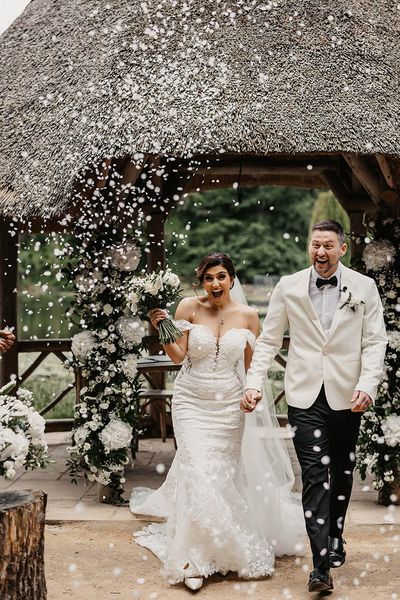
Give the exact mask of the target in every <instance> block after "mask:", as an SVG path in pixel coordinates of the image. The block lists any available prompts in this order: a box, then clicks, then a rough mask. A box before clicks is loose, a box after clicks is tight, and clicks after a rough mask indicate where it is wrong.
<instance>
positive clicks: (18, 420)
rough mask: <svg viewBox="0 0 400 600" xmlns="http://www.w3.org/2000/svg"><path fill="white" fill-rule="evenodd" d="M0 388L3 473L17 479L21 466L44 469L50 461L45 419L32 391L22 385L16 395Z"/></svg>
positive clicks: (1, 463) (9, 386) (0, 472)
mask: <svg viewBox="0 0 400 600" xmlns="http://www.w3.org/2000/svg"><path fill="white" fill-rule="evenodd" d="M14 385H15V384H14V383H9V384H7V385H6V386H4V387H2V388H1V389H0V475H1V476H2V477H4V478H5V479H13V478H14V476H15V474H16V472H17V469H20V468H21V467H25V469H26V470H31V471H33V470H34V469H39V468H41V469H43V468H45V467H46V466H47V465H48V463H49V462H50V460H49V456H48V454H47V444H46V441H45V438H44V427H45V420H44V419H43V417H42V416H41V415H39V413H38V412H37V411H36V410H35V409H34V408H33V406H32V399H33V396H32V393H31V392H30V391H29V390H25V389H19V390H18V391H17V395H16V396H9V395H7V392H9V391H10V389H11V388H13V387H14Z"/></svg>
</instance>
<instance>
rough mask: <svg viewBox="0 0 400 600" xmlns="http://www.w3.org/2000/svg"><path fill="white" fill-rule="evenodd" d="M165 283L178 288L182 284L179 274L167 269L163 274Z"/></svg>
mask: <svg viewBox="0 0 400 600" xmlns="http://www.w3.org/2000/svg"><path fill="white" fill-rule="evenodd" d="M163 280H164V283H166V284H167V285H170V286H171V287H173V288H178V287H179V286H180V285H181V282H180V279H179V277H178V275H176V274H175V273H173V272H172V271H170V270H167V271H166V272H165V274H164V276H163Z"/></svg>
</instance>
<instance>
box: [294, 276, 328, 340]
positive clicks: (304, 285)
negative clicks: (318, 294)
mask: <svg viewBox="0 0 400 600" xmlns="http://www.w3.org/2000/svg"><path fill="white" fill-rule="evenodd" d="M311 269H312V267H310V268H309V269H305V270H304V271H302V273H301V280H300V284H299V296H298V297H299V301H300V302H301V304H302V305H303V308H304V310H305V311H306V313H307V315H308V316H309V318H310V319H311V321H312V322H313V324H314V325H315V327H316V328H317V329H318V331H319V332H320V334H321V335H322V337H323V338H325V334H324V330H323V329H322V325H321V321H320V320H319V317H318V315H317V313H316V310H315V308H314V305H313V303H312V302H311V298H310V292H309V287H310V276H311Z"/></svg>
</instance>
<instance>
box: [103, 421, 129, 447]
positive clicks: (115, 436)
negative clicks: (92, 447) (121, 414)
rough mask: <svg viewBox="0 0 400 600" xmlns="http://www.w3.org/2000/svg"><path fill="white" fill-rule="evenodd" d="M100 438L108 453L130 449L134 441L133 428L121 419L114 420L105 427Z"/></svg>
mask: <svg viewBox="0 0 400 600" xmlns="http://www.w3.org/2000/svg"><path fill="white" fill-rule="evenodd" d="M99 438H100V440H101V441H102V443H103V445H104V448H105V449H106V450H107V451H108V452H110V451H111V450H119V449H120V448H128V447H129V445H130V443H131V440H132V427H131V426H130V425H128V424H127V423H124V421H121V420H120V419H113V420H112V421H110V422H109V423H108V424H107V425H106V426H105V427H104V429H103V431H102V432H101V433H100V434H99Z"/></svg>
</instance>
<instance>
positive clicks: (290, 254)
mask: <svg viewBox="0 0 400 600" xmlns="http://www.w3.org/2000/svg"><path fill="white" fill-rule="evenodd" d="M313 200H314V193H313V192H312V191H309V190H301V189H297V188H282V187H269V188H251V189H244V190H241V192H240V198H239V199H238V194H237V192H236V191H235V190H215V191H211V192H206V193H204V194H191V195H189V196H188V197H187V199H186V202H185V203H184V204H183V205H181V206H178V207H177V208H176V209H174V211H173V212H172V213H171V214H170V216H169V218H168V220H167V223H166V245H167V249H168V255H169V258H168V261H169V265H170V266H171V267H172V268H174V270H176V271H177V272H178V273H179V274H180V275H186V276H187V277H189V278H190V277H194V273H195V268H196V266H197V265H198V263H199V261H200V258H201V257H202V256H204V255H205V254H206V253H207V252H210V251H213V250H214V251H216V250H218V251H222V252H226V253H227V254H229V255H230V256H231V258H232V259H233V261H234V263H235V266H236V268H237V271H238V275H239V277H240V278H241V279H242V280H244V281H251V280H252V279H253V277H254V276H255V275H263V274H264V275H265V274H267V273H268V274H271V275H281V274H284V273H286V274H287V273H292V272H294V271H296V270H298V269H302V268H304V267H306V266H307V265H308V261H307V257H306V253H305V250H306V245H307V231H308V225H309V220H310V215H311V209H312V206H313Z"/></svg>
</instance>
